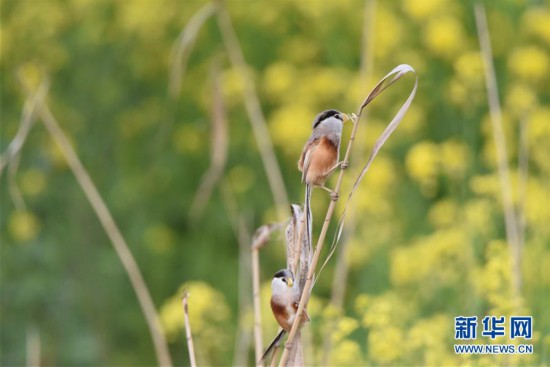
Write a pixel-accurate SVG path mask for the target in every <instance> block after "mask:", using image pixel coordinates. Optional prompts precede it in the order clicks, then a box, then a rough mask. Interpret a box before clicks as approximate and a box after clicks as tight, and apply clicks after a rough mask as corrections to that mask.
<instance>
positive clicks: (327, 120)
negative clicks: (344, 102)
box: [313, 110, 350, 130]
mask: <svg viewBox="0 0 550 367" xmlns="http://www.w3.org/2000/svg"><path fill="white" fill-rule="evenodd" d="M349 119H350V116H349V115H348V114H345V113H343V112H340V111H338V110H326V111H323V112H321V113H320V114H318V115H317V116H315V119H314V120H313V129H314V130H315V129H316V128H318V127H324V126H329V125H333V126H339V127H341V126H342V125H343V123H344V122H346V121H348V120H349Z"/></svg>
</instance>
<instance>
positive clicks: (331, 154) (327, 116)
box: [298, 109, 355, 244]
mask: <svg viewBox="0 0 550 367" xmlns="http://www.w3.org/2000/svg"><path fill="white" fill-rule="evenodd" d="M353 117H354V116H353ZM350 119H351V120H352V121H353V122H354V123H355V120H354V119H353V118H352V117H350V116H349V115H347V114H345V113H342V112H340V111H338V110H334V109H329V110H326V111H323V112H321V113H319V114H318V115H317V116H316V117H315V119H314V120H313V131H312V133H311V136H310V137H309V139H308V140H307V142H306V144H305V145H304V148H303V149H302V154H301V155H300V159H299V160H298V169H299V170H300V171H301V172H302V183H304V184H305V185H306V193H305V202H304V217H305V219H304V222H305V224H306V226H305V229H304V230H305V233H306V235H307V236H308V237H307V239H306V240H307V241H308V243H310V244H311V221H312V218H311V206H310V200H311V190H312V188H313V187H320V188H322V189H324V190H326V191H328V192H329V193H330V197H331V199H332V200H337V199H338V194H337V193H336V192H334V191H332V190H331V189H329V188H328V187H326V186H325V182H326V180H327V179H328V178H329V177H330V175H331V174H332V173H333V172H334V170H335V169H336V168H338V167H342V168H346V167H347V164H346V165H344V163H343V162H340V161H339V157H340V141H341V140H342V129H343V126H344V122H346V121H347V120H350Z"/></svg>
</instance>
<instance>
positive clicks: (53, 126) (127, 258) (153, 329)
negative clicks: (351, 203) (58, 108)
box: [38, 103, 172, 366]
mask: <svg viewBox="0 0 550 367" xmlns="http://www.w3.org/2000/svg"><path fill="white" fill-rule="evenodd" d="M38 114H39V116H40V117H41V119H42V122H43V123H44V125H45V126H46V129H47V130H48V132H49V133H50V135H51V136H52V138H53V139H54V141H55V142H56V143H57V145H58V146H59V147H60V149H61V151H62V152H63V155H64V156H65V159H66V160H67V164H68V165H69V167H70V168H71V171H72V172H73V174H74V175H75V178H76V180H77V181H78V183H79V185H80V187H81V188H82V191H83V192H84V195H85V196H86V198H87V199H88V201H89V203H90V205H91V206H92V208H93V210H94V212H95V213H96V215H97V217H98V219H99V221H100V223H101V225H102V226H103V229H104V230H105V233H106V234H107V236H108V237H109V239H110V240H111V243H112V245H113V248H114V249H115V251H116V253H117V255H118V257H119V259H120V261H121V263H122V265H123V267H124V270H125V271H126V273H127V274H128V277H129V278H130V283H131V284H132V287H133V288H134V291H135V292H136V295H137V298H138V301H139V305H140V307H141V310H142V312H143V315H144V316H145V320H146V321H147V326H148V327H149V332H150V333H151V337H152V339H153V344H154V347H155V352H156V356H157V361H158V363H159V365H161V366H172V358H171V357H170V353H169V350H168V345H167V343H166V339H165V337H164V334H163V333H162V329H161V326H160V325H161V323H160V319H159V315H158V313H157V310H156V308H155V305H154V303H153V300H152V298H151V294H150V293H149V289H148V288H147V285H146V284H145V280H144V279H143V276H142V274H141V271H140V270H139V266H138V264H137V262H136V260H135V259H134V256H133V255H132V252H131V251H130V248H129V247H128V244H127V243H126V240H125V239H124V237H123V236H122V233H121V232H120V230H119V229H118V226H117V225H116V222H115V220H114V219H113V217H112V215H111V213H110V212H109V209H108V208H107V205H106V204H105V202H104V201H103V199H102V198H101V195H100V194H99V192H98V191H97V188H96V187H95V185H94V183H93V181H92V179H91V177H90V175H89V174H88V172H87V171H86V169H85V168H84V166H83V165H82V162H81V161H80V159H79V158H78V155H77V154H76V152H75V151H74V149H73V147H72V146H71V144H70V143H69V141H68V140H67V137H66V136H65V134H64V133H63V130H61V128H60V127H59V124H58V123H57V120H56V119H55V117H54V116H53V115H52V113H51V111H50V109H49V108H48V106H47V105H46V104H45V103H43V104H41V105H39V106H38Z"/></svg>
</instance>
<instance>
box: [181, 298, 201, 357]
mask: <svg viewBox="0 0 550 367" xmlns="http://www.w3.org/2000/svg"><path fill="white" fill-rule="evenodd" d="M188 298H189V293H187V291H184V292H183V297H182V298H181V304H182V307H183V319H184V320H185V336H186V338H187V349H188V350H189V362H190V363H191V366H192V367H196V366H197V360H196V359H195V347H194V346H193V335H192V334H191V324H190V322H189V305H188Z"/></svg>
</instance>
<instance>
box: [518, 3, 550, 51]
mask: <svg viewBox="0 0 550 367" xmlns="http://www.w3.org/2000/svg"><path fill="white" fill-rule="evenodd" d="M549 24H550V11H548V9H547V8H546V9H545V8H544V7H542V6H541V7H532V8H529V9H527V10H526V11H525V13H524V14H523V16H522V18H521V25H522V28H523V29H525V30H526V32H527V33H528V34H531V35H533V36H536V37H538V38H540V39H541V40H543V41H544V42H546V43H547V44H549V45H550V26H549Z"/></svg>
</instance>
